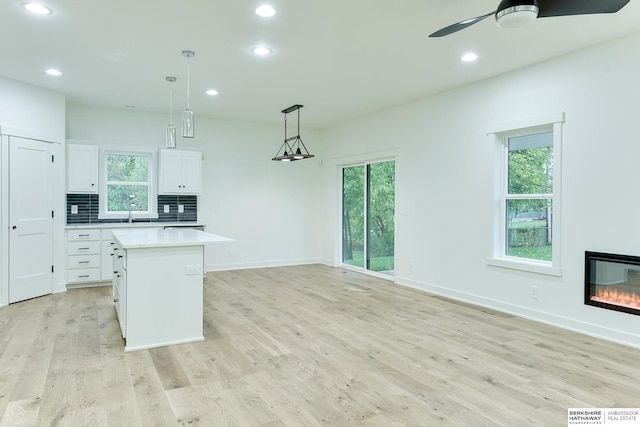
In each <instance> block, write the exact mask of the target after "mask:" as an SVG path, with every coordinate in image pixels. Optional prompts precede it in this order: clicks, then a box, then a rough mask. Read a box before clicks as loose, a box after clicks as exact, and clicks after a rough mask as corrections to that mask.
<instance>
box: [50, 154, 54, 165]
mask: <svg viewBox="0 0 640 427" xmlns="http://www.w3.org/2000/svg"><path fill="white" fill-rule="evenodd" d="M54 158H55V156H54V155H53V154H52V155H51V163H53V162H54V160H53V159H54Z"/></svg>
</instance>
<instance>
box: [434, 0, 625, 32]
mask: <svg viewBox="0 0 640 427" xmlns="http://www.w3.org/2000/svg"><path fill="white" fill-rule="evenodd" d="M627 3H629V0H502V1H501V2H500V4H499V5H498V9H497V10H496V11H494V12H489V13H487V14H486V15H480V16H476V17H475V18H470V19H465V20H464V21H460V22H456V23H455V24H452V25H449V26H447V27H444V28H442V29H440V30H438V31H436V32H435V33H433V34H431V35H429V37H442V36H447V35H449V34H452V33H455V32H456V31H460V30H462V29H465V28H467V27H469V26H471V25H473V24H475V23H477V22H480V21H482V20H483V19H484V18H487V17H489V16H491V15H495V17H496V23H497V24H498V26H500V27H503V28H517V27H521V26H524V25H526V24H528V23H530V22H531V21H533V20H534V19H536V18H548V17H551V16H569V15H590V14H594V13H615V12H617V11H619V10H620V9H622V8H623V7H624V6H625V5H626V4H627Z"/></svg>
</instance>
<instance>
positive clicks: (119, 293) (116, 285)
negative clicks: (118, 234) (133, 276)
mask: <svg viewBox="0 0 640 427" xmlns="http://www.w3.org/2000/svg"><path fill="white" fill-rule="evenodd" d="M123 259H124V260H125V262H124V263H123V262H122V260H123ZM111 266H112V272H113V279H112V284H113V285H112V287H111V292H112V293H113V305H114V307H115V308H116V314H117V316H118V321H119V322H120V330H121V331H122V337H123V338H124V339H125V341H126V339H127V270H126V268H125V266H126V252H125V251H123V250H122V248H121V247H120V246H119V245H118V244H117V243H115V242H114V245H113V256H112V257H111Z"/></svg>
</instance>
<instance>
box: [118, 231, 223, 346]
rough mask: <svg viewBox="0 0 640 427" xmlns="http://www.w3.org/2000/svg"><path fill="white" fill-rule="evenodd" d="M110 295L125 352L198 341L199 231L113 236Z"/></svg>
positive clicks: (207, 239)
mask: <svg viewBox="0 0 640 427" xmlns="http://www.w3.org/2000/svg"><path fill="white" fill-rule="evenodd" d="M113 235H114V238H115V241H116V245H115V246H116V247H115V248H114V249H115V250H114V254H115V255H114V282H113V294H114V304H115V307H116V312H117V314H118V320H119V321H120V327H121V329H122V335H123V337H124V339H125V347H124V349H125V351H134V350H142V349H147V348H153V347H161V346H167V345H173V344H182V343H188V342H194V341H203V340H204V336H203V264H204V245H205V244H214V243H229V242H233V240H232V239H227V238H224V237H220V236H215V235H213V234H210V233H204V232H202V231H198V230H125V231H114V233H113Z"/></svg>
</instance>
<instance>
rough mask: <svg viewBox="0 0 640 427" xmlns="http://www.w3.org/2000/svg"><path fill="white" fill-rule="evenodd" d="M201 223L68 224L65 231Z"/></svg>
mask: <svg viewBox="0 0 640 427" xmlns="http://www.w3.org/2000/svg"><path fill="white" fill-rule="evenodd" d="M202 226H204V224H201V223H199V222H188V221H182V222H132V223H128V222H102V223H100V222H94V223H91V224H67V225H66V226H65V229H67V230H75V229H84V228H146V227H150V228H151V227H202Z"/></svg>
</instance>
